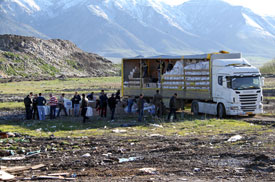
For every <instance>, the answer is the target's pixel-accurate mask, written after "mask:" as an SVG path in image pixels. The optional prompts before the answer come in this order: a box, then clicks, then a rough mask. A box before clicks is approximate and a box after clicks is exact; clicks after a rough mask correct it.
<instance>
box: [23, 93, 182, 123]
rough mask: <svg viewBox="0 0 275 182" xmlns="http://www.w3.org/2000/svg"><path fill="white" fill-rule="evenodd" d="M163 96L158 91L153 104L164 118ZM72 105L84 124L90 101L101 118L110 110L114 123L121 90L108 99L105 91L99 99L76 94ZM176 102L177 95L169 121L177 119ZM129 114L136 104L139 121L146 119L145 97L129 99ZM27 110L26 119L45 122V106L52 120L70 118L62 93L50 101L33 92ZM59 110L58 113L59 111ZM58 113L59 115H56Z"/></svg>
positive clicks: (174, 98)
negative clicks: (63, 117)
mask: <svg viewBox="0 0 275 182" xmlns="http://www.w3.org/2000/svg"><path fill="white" fill-rule="evenodd" d="M162 99H163V98H162V95H161V94H160V93H159V90H156V94H155V95H154V97H153V100H152V103H153V104H154V106H155V110H154V111H155V113H154V115H155V116H157V117H162V116H163V114H164V110H165V109H164V104H163V101H162ZM70 100H71V103H72V111H73V112H72V113H73V115H74V116H75V117H79V116H80V115H81V116H82V117H83V122H84V123H85V122H86V120H87V119H89V118H88V117H87V114H86V113H87V110H88V101H89V100H91V101H94V102H95V103H96V105H95V109H96V111H97V112H98V114H99V115H100V116H101V117H104V118H106V117H107V107H108V106H109V109H110V115H111V117H110V119H111V120H112V121H113V120H114V117H115V109H116V105H117V103H118V102H120V90H118V91H117V92H116V93H115V94H114V93H113V94H111V96H110V97H109V98H108V96H107V94H106V93H105V92H104V90H101V92H100V94H99V97H98V99H96V97H95V96H94V92H92V93H90V94H88V95H87V97H86V95H85V94H82V96H80V95H79V94H78V92H75V94H74V95H73V97H72V98H71V99H70ZM176 100H177V93H175V94H174V95H173V96H172V97H171V98H170V102H169V108H170V112H169V114H168V118H167V119H168V120H169V119H170V118H171V116H172V115H173V117H174V119H177V115H176V108H177V107H176ZM127 102H128V103H127V112H128V113H132V106H133V104H134V103H135V102H136V104H137V113H138V121H139V122H142V121H143V118H144V105H145V103H146V101H145V99H144V95H143V94H140V96H139V98H138V99H135V98H133V97H129V98H128V100H127ZM24 104H25V109H26V119H27V120H30V119H36V118H37V119H39V120H45V119H46V117H45V106H46V105H48V106H49V107H50V114H49V115H50V119H55V118H56V117H59V116H60V113H61V112H62V111H64V114H65V116H68V115H69V113H67V109H66V106H65V94H64V93H62V94H61V95H60V97H59V98H56V97H55V96H53V94H51V93H50V94H49V99H48V101H47V100H46V99H45V98H44V97H43V96H42V93H39V94H38V95H37V94H33V93H32V92H31V93H30V94H29V95H27V96H26V97H25V99H24ZM57 108H58V111H57ZM56 111H57V114H56Z"/></svg>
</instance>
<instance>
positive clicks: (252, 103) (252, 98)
mask: <svg viewBox="0 0 275 182" xmlns="http://www.w3.org/2000/svg"><path fill="white" fill-rule="evenodd" d="M240 102H241V109H242V110H243V111H244V112H253V111H255V110H256V107H257V105H256V104H257V94H249V95H240Z"/></svg>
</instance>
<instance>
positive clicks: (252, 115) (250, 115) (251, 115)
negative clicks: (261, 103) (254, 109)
mask: <svg viewBox="0 0 275 182" xmlns="http://www.w3.org/2000/svg"><path fill="white" fill-rule="evenodd" d="M248 116H249V117H254V116H256V114H248Z"/></svg>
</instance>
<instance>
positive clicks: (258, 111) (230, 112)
mask: <svg viewBox="0 0 275 182" xmlns="http://www.w3.org/2000/svg"><path fill="white" fill-rule="evenodd" d="M263 112H264V111H263V109H262V108H261V109H260V108H259V107H258V109H256V110H254V111H253V112H244V111H242V110H231V109H228V110H227V112H226V114H227V115H232V116H245V115H254V114H262V113H263Z"/></svg>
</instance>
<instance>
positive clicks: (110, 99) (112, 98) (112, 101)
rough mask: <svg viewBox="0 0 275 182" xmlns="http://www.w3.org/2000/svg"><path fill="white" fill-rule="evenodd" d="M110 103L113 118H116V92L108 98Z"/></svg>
mask: <svg viewBox="0 0 275 182" xmlns="http://www.w3.org/2000/svg"><path fill="white" fill-rule="evenodd" d="M108 104H109V107H110V111H111V120H112V121H113V120H114V115H115V110H116V104H117V100H116V98H115V94H112V96H111V97H110V98H109V99H108Z"/></svg>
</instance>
